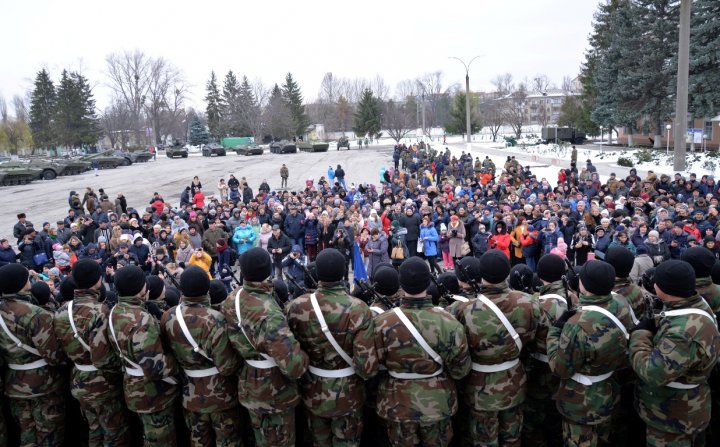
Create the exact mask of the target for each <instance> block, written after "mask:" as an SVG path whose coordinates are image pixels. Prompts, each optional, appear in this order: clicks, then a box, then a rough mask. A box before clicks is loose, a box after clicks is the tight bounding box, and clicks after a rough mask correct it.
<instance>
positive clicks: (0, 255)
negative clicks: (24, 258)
mask: <svg viewBox="0 0 720 447" xmlns="http://www.w3.org/2000/svg"><path fill="white" fill-rule="evenodd" d="M16 258H17V254H16V253H15V250H13V249H12V247H8V248H7V250H3V249H0V267H2V266H3V265H6V264H14V263H15V262H16V261H15V260H16Z"/></svg>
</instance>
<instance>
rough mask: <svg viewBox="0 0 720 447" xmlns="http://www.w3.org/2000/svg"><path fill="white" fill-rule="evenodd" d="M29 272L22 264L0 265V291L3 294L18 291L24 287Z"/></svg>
mask: <svg viewBox="0 0 720 447" xmlns="http://www.w3.org/2000/svg"><path fill="white" fill-rule="evenodd" d="M28 278H30V272H28V269H26V268H25V266H24V265H22V264H17V263H12V264H6V265H4V266H2V267H0V292H2V293H3V294H12V293H18V292H19V291H21V290H22V289H23V287H25V285H26V284H27V282H28Z"/></svg>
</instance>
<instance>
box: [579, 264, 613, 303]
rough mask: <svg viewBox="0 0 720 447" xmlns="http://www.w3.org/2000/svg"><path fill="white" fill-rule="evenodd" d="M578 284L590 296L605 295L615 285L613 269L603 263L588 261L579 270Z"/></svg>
mask: <svg viewBox="0 0 720 447" xmlns="http://www.w3.org/2000/svg"><path fill="white" fill-rule="evenodd" d="M580 282H581V283H582V285H583V287H585V290H587V291H588V292H589V293H590V294H592V295H607V294H609V293H610V292H612V289H613V286H614V285H615V267H613V266H612V265H610V264H608V263H607V262H603V261H595V260H593V261H588V262H586V263H585V264H584V265H583V266H582V268H581V269H580Z"/></svg>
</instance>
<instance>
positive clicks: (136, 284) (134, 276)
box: [115, 265, 145, 296]
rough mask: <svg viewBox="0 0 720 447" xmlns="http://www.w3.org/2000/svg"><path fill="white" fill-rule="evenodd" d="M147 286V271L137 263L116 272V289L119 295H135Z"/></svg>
mask: <svg viewBox="0 0 720 447" xmlns="http://www.w3.org/2000/svg"><path fill="white" fill-rule="evenodd" d="M143 287H145V272H143V271H142V269H141V268H140V267H138V266H137V265H128V266H125V267H123V268H120V269H118V271H117V272H116V273H115V290H117V293H118V295H119V296H135V295H137V294H138V293H140V292H141V291H142V289H143Z"/></svg>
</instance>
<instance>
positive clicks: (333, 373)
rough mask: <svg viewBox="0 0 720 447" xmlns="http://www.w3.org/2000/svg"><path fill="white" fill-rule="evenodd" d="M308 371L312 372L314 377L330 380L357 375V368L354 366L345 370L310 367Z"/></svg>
mask: <svg viewBox="0 0 720 447" xmlns="http://www.w3.org/2000/svg"><path fill="white" fill-rule="evenodd" d="M308 371H310V373H311V374H313V375H316V376H318V377H325V378H328V379H340V378H342V377H350V376H352V375H353V374H355V368H353V367H352V366H350V367H347V368H343V369H321V368H316V367H314V366H312V365H310V366H308Z"/></svg>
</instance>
